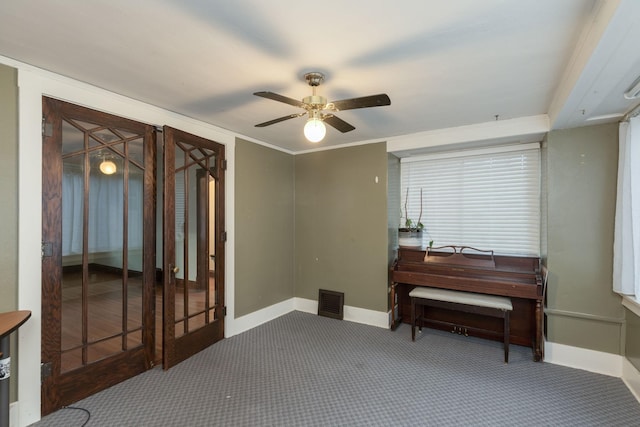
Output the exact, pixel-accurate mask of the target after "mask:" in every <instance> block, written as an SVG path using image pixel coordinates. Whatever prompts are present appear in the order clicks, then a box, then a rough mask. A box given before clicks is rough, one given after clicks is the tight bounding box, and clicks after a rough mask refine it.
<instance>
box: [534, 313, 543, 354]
mask: <svg viewBox="0 0 640 427" xmlns="http://www.w3.org/2000/svg"><path fill="white" fill-rule="evenodd" d="M535 319H536V320H535V322H536V324H535V339H534V343H533V360H534V361H536V362H540V361H542V359H543V357H544V349H543V347H544V337H543V333H542V330H543V323H544V312H543V306H542V300H537V301H536V316H535Z"/></svg>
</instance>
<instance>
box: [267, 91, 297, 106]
mask: <svg viewBox="0 0 640 427" xmlns="http://www.w3.org/2000/svg"><path fill="white" fill-rule="evenodd" d="M254 95H255V96H261V97H263V98H267V99H273V100H274V101H280V102H284V103H285V104H289V105H293V106H296V107H300V108H304V107H305V104H304V103H303V102H302V101H298V100H297V99H293V98H289V97H287V96H283V95H278V94H277V93H273V92H267V91H262V92H254Z"/></svg>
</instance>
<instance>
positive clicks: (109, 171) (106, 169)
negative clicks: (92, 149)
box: [100, 160, 116, 175]
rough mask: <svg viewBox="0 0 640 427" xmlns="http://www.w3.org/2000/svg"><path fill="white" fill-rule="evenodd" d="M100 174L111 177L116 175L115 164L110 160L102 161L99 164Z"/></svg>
mask: <svg viewBox="0 0 640 427" xmlns="http://www.w3.org/2000/svg"><path fill="white" fill-rule="evenodd" d="M100 172H102V173H103V174H105V175H113V174H114V173H116V164H115V163H114V162H112V161H111V160H103V161H102V163H100Z"/></svg>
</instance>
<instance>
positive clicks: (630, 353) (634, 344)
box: [625, 309, 640, 370]
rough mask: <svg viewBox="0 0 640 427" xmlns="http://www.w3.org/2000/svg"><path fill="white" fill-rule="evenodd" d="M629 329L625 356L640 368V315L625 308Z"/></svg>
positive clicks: (626, 337)
mask: <svg viewBox="0 0 640 427" xmlns="http://www.w3.org/2000/svg"><path fill="white" fill-rule="evenodd" d="M625 318H626V320H627V331H626V336H625V356H626V357H627V359H629V361H630V362H631V363H632V364H633V366H635V367H636V369H638V370H640V317H638V316H636V315H635V314H633V312H631V311H629V310H627V309H625Z"/></svg>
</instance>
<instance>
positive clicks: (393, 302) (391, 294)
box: [389, 282, 402, 331]
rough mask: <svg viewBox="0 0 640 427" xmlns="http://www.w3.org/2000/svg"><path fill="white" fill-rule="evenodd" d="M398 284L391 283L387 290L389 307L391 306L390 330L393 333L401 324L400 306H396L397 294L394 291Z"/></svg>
mask: <svg viewBox="0 0 640 427" xmlns="http://www.w3.org/2000/svg"><path fill="white" fill-rule="evenodd" d="M397 285H398V284H397V283H395V282H391V286H390V288H389V300H390V303H389V305H390V306H391V330H392V331H395V330H396V328H397V327H398V325H400V323H401V322H402V316H401V315H400V304H398V301H397V299H398V293H397V290H396V286H397ZM396 309H397V310H398V317H396Z"/></svg>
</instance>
